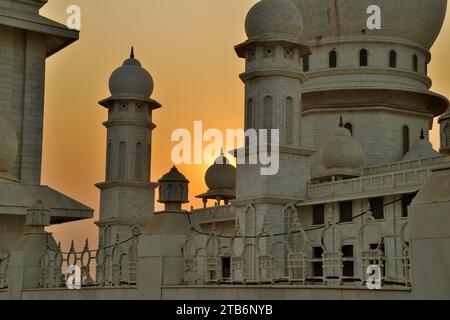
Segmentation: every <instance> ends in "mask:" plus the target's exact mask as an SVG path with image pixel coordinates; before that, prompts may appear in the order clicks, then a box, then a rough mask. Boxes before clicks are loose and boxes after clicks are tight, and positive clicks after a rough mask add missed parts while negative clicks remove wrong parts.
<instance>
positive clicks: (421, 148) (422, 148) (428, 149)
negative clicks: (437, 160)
mask: <svg viewBox="0 0 450 320" xmlns="http://www.w3.org/2000/svg"><path fill="white" fill-rule="evenodd" d="M439 156H440V153H439V152H437V151H436V150H434V149H433V145H432V144H431V142H430V141H429V140H428V139H426V138H425V136H424V135H423V132H422V135H421V137H420V139H419V140H417V141H416V142H415V143H414V145H413V147H412V148H411V150H409V152H408V153H407V154H405V156H404V157H403V161H410V160H419V159H428V158H434V157H439Z"/></svg>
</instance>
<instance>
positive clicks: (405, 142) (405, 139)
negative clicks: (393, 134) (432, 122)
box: [402, 126, 409, 155]
mask: <svg viewBox="0 0 450 320" xmlns="http://www.w3.org/2000/svg"><path fill="white" fill-rule="evenodd" d="M402 152H403V155H405V154H407V153H408V152H409V128H408V126H403V128H402Z"/></svg>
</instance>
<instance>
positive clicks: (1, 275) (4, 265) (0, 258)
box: [0, 251, 10, 290]
mask: <svg viewBox="0 0 450 320" xmlns="http://www.w3.org/2000/svg"><path fill="white" fill-rule="evenodd" d="M9 258H10V253H9V252H7V251H0V290H1V289H5V288H8V265H9Z"/></svg>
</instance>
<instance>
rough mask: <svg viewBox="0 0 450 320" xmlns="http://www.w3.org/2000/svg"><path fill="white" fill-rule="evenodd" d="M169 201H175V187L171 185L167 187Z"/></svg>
mask: <svg viewBox="0 0 450 320" xmlns="http://www.w3.org/2000/svg"><path fill="white" fill-rule="evenodd" d="M167 200H174V194H173V186H172V185H171V184H169V185H168V186H167Z"/></svg>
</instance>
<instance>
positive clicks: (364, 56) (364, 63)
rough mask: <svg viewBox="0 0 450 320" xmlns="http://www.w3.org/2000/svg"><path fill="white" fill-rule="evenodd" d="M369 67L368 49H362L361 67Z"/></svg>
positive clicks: (360, 53)
mask: <svg viewBox="0 0 450 320" xmlns="http://www.w3.org/2000/svg"><path fill="white" fill-rule="evenodd" d="M368 65H369V52H368V51H367V49H361V50H360V51H359V66H360V67H367V66H368Z"/></svg>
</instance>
